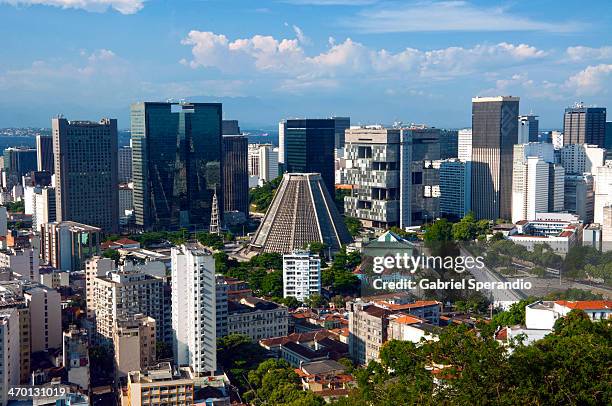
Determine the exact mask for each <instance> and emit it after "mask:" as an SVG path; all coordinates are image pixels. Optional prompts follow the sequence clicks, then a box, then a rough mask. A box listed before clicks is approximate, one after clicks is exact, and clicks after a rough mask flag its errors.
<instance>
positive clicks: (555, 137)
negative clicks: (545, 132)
mask: <svg viewBox="0 0 612 406" xmlns="http://www.w3.org/2000/svg"><path fill="white" fill-rule="evenodd" d="M550 138H551V142H552V144H553V147H554V148H555V149H561V148H563V133H562V132H561V131H551V132H550Z"/></svg>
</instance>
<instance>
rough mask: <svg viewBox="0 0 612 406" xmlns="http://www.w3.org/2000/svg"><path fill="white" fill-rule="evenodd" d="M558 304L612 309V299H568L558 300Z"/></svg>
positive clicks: (581, 307) (571, 307)
mask: <svg viewBox="0 0 612 406" xmlns="http://www.w3.org/2000/svg"><path fill="white" fill-rule="evenodd" d="M555 303H556V304H558V305H561V306H565V307H569V308H570V309H580V310H600V309H612V300H582V301H568V300H557V301H555Z"/></svg>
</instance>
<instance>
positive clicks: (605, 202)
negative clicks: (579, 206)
mask: <svg viewBox="0 0 612 406" xmlns="http://www.w3.org/2000/svg"><path fill="white" fill-rule="evenodd" d="M593 177H594V180H595V208H594V211H593V217H594V221H595V223H599V224H602V222H603V208H604V207H606V206H609V205H611V204H612V161H607V162H606V164H605V165H603V166H599V167H597V168H595V170H594V173H593Z"/></svg>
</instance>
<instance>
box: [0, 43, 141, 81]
mask: <svg viewBox="0 0 612 406" xmlns="http://www.w3.org/2000/svg"><path fill="white" fill-rule="evenodd" d="M79 56H80V59H78V60H77V61H76V62H67V61H64V60H61V59H54V60H37V61H34V62H32V64H31V65H30V66H29V67H26V68H22V69H11V70H7V71H5V72H1V73H0V89H4V90H8V89H18V90H20V91H21V90H25V91H33V92H39V91H40V92H43V91H45V90H51V89H62V88H63V87H64V86H66V85H70V86H69V87H75V84H78V85H77V86H76V87H77V88H78V87H80V88H81V89H87V88H89V87H91V88H94V87H95V88H97V87H98V86H100V85H101V84H102V83H103V84H104V85H102V86H103V87H105V88H107V89H110V85H116V84H121V83H124V82H125V80H126V77H127V76H128V75H129V72H130V69H129V66H128V64H127V62H126V61H124V60H123V59H121V58H119V57H118V56H117V55H115V53H114V52H113V51H111V50H108V49H98V50H95V51H93V52H85V51H82V52H81V53H80V55H79ZM107 85H108V86H107Z"/></svg>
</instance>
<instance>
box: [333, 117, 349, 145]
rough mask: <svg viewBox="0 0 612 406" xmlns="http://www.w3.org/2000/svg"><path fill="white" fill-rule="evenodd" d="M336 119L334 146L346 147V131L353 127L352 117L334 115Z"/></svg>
mask: <svg viewBox="0 0 612 406" xmlns="http://www.w3.org/2000/svg"><path fill="white" fill-rule="evenodd" d="M332 120H334V134H335V136H334V148H335V149H338V148H343V147H344V137H345V132H346V130H348V129H349V128H351V118H350V117H332Z"/></svg>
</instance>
